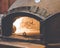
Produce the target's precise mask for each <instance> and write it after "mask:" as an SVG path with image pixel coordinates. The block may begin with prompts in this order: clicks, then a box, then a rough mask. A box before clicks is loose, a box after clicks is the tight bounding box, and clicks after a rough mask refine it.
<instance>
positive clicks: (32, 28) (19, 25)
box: [12, 16, 40, 38]
mask: <svg viewBox="0 0 60 48" xmlns="http://www.w3.org/2000/svg"><path fill="white" fill-rule="evenodd" d="M13 20H14V22H13V25H12V35H15V36H24V37H33V38H40V21H38V20H37V19H35V18H31V17H28V16H22V17H15V18H14V19H13Z"/></svg>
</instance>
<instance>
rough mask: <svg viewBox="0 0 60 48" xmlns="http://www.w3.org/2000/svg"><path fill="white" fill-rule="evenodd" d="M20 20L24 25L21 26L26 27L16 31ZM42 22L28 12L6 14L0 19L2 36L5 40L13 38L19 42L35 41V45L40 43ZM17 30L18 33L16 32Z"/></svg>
mask: <svg viewBox="0 0 60 48" xmlns="http://www.w3.org/2000/svg"><path fill="white" fill-rule="evenodd" d="M21 19H22V20H23V22H25V23H24V25H23V24H21V25H22V26H26V27H23V28H22V29H20V30H18V29H17V26H18V20H19V22H21V21H22V20H21ZM31 20H32V21H31ZM42 21H43V19H42V18H40V17H39V16H38V15H35V14H32V13H28V12H14V13H11V14H7V15H6V16H5V17H3V18H2V36H3V37H5V38H14V39H19V40H29V41H34V40H35V41H36V43H40V34H41V31H40V26H41V22H42ZM26 23H27V24H26ZM14 24H15V25H14ZM16 24H17V25H16ZM18 27H19V26H18ZM17 30H18V32H16V31H17ZM19 31H21V32H19ZM35 41H34V42H35Z"/></svg>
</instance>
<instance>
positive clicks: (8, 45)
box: [0, 40, 45, 48]
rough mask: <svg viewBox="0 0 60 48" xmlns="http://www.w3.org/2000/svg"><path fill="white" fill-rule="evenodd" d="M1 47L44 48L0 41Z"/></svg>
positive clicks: (38, 45) (43, 47)
mask: <svg viewBox="0 0 60 48" xmlns="http://www.w3.org/2000/svg"><path fill="white" fill-rule="evenodd" d="M2 46H3V47H5V48H9V47H11V48H45V46H44V45H41V44H33V43H27V42H18V41H16V42H15V41H6V40H5V41H4V40H0V47H1V48H3V47H2Z"/></svg>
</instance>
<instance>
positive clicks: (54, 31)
mask: <svg viewBox="0 0 60 48" xmlns="http://www.w3.org/2000/svg"><path fill="white" fill-rule="evenodd" d="M16 2H17V1H16ZM23 4H24V3H23ZM11 7H12V6H11ZM59 21H60V13H59V12H58V13H56V12H55V13H54V14H50V13H48V11H47V10H46V9H45V8H40V7H39V6H35V5H33V6H30V5H29V6H19V5H18V7H16V8H15V6H14V7H12V9H11V8H10V9H9V10H8V12H7V14H5V15H4V16H3V17H2V20H1V38H2V40H5V39H6V40H7V41H12V40H13V41H19V42H29V43H33V44H43V45H44V46H46V48H47V47H50V48H51V47H53V48H54V47H57V46H58V47H60V22H59Z"/></svg>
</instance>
